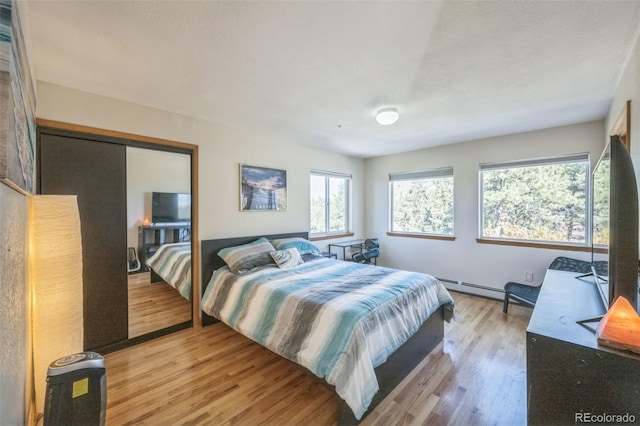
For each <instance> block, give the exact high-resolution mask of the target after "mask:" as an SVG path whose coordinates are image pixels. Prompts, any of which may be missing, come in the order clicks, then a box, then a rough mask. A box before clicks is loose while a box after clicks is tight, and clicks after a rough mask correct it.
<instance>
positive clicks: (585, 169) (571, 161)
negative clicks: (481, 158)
mask: <svg viewBox="0 0 640 426" xmlns="http://www.w3.org/2000/svg"><path fill="white" fill-rule="evenodd" d="M588 177H589V155H588V154H576V155H571V156H565V157H558V158H551V159H539V160H528V161H516V162H511V163H500V164H495V163H494V164H481V165H480V191H481V194H480V203H481V206H480V217H481V218H480V222H481V223H480V235H481V237H485V238H498V239H506V240H528V241H538V242H540V241H546V242H557V243H575V244H587V235H586V229H587V226H586V225H587V193H588V187H587V185H588V182H589V179H588Z"/></svg>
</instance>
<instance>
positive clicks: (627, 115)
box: [609, 100, 631, 152]
mask: <svg viewBox="0 0 640 426" xmlns="http://www.w3.org/2000/svg"><path fill="white" fill-rule="evenodd" d="M609 136H620V139H622V142H624V145H625V146H626V147H627V150H628V151H629V152H631V100H627V101H626V102H625V104H624V107H622V110H621V111H620V114H618V118H617V119H616V121H615V122H614V123H613V126H611V130H610V131H609Z"/></svg>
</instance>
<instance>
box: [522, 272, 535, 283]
mask: <svg viewBox="0 0 640 426" xmlns="http://www.w3.org/2000/svg"><path fill="white" fill-rule="evenodd" d="M524 280H525V281H527V282H530V283H531V282H533V272H529V271H527V272H525V273H524Z"/></svg>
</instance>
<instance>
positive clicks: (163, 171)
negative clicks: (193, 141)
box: [127, 146, 191, 248]
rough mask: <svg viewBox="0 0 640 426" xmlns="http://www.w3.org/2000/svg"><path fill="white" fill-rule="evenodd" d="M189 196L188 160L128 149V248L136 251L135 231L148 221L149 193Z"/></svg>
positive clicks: (149, 215) (162, 152)
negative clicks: (171, 193) (173, 193)
mask: <svg viewBox="0 0 640 426" xmlns="http://www.w3.org/2000/svg"><path fill="white" fill-rule="evenodd" d="M152 192H175V193H181V194H189V193H191V157H190V156H188V155H186V154H179V153H175V152H164V151H156V150H153V149H144V148H133V147H130V146H128V147H127V246H128V247H136V248H137V247H138V227H139V226H141V225H142V221H143V220H144V219H145V218H148V219H149V220H151V193H152Z"/></svg>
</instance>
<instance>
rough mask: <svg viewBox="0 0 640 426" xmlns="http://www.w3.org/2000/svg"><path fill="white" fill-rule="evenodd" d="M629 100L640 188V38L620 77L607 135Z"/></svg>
mask: <svg viewBox="0 0 640 426" xmlns="http://www.w3.org/2000/svg"><path fill="white" fill-rule="evenodd" d="M627 100H631V159H632V160H633V166H634V169H635V171H636V181H637V182H638V188H640V38H639V39H638V40H636V44H635V46H634V48H633V50H632V51H631V55H630V57H629V62H628V63H627V66H626V67H625V69H624V72H623V73H622V75H621V77H620V82H619V84H618V88H617V89H616V93H615V96H614V98H613V102H612V104H611V109H610V110H609V115H608V116H607V120H606V125H605V128H604V130H605V132H606V133H605V134H606V135H608V134H609V130H610V129H611V126H612V125H613V123H614V122H615V121H616V119H617V118H618V115H619V114H620V111H622V108H623V107H624V104H625V103H626V102H627Z"/></svg>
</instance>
